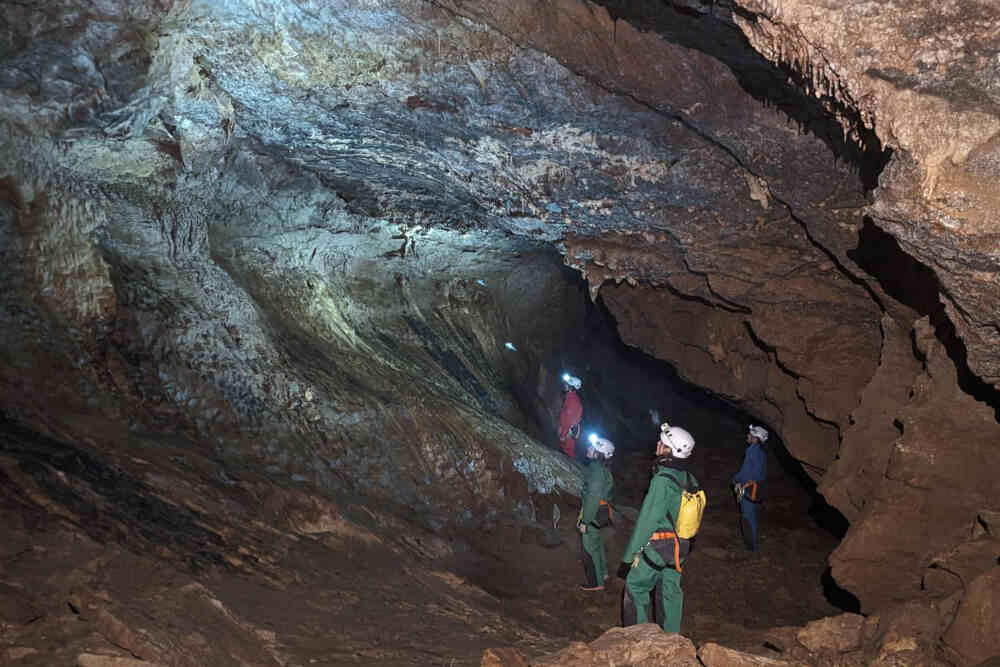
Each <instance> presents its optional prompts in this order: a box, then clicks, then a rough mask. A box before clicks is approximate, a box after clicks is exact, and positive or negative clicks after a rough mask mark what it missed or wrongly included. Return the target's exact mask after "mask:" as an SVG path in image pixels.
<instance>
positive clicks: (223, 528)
mask: <svg viewBox="0 0 1000 667" xmlns="http://www.w3.org/2000/svg"><path fill="white" fill-rule="evenodd" d="M112 435H114V434H110V433H107V434H105V436H106V437H107V441H108V442H112V441H114V442H117V443H118V447H116V448H115V449H114V451H112V452H110V453H108V452H106V453H105V455H103V456H102V457H97V456H95V455H94V452H93V449H92V447H91V446H89V445H88V444H86V443H84V442H79V441H76V442H74V441H65V440H60V439H58V438H45V437H42V436H38V435H37V434H31V433H28V432H25V431H21V430H18V429H16V428H15V427H11V426H10V425H6V428H5V431H4V437H3V447H2V449H0V471H2V476H3V485H2V489H3V491H2V493H0V511H2V514H0V526H2V532H3V539H2V540H0V623H2V635H0V656H3V658H4V660H5V664H11V665H25V666H27V665H74V664H75V665H83V666H95V665H96V666H100V665H106V666H111V665H116V666H121V665H141V664H143V663H144V662H149V663H154V664H164V665H207V664H211V665H349V664H379V665H463V664H478V663H479V660H480V658H481V656H482V654H483V651H484V650H486V649H487V648H490V647H497V646H511V647H516V648H517V649H518V650H519V651H521V652H522V653H523V654H524V655H526V656H529V657H538V656H541V655H544V654H549V653H552V652H554V651H556V650H558V649H560V648H562V647H563V646H565V645H566V644H567V643H568V642H570V641H573V640H583V641H591V640H593V639H595V638H596V637H598V636H600V635H601V634H602V633H603V632H604V631H605V630H607V629H608V628H610V627H613V626H615V625H617V624H618V623H619V612H620V599H621V588H622V582H621V581H620V580H619V579H617V578H612V580H611V582H610V583H609V586H608V588H607V589H606V590H605V591H603V592H600V593H584V592H581V591H579V590H577V588H576V585H577V584H578V583H579V582H580V580H581V579H582V569H581V566H580V562H579V545H578V542H577V540H576V539H575V536H574V534H573V532H572V531H573V528H572V523H573V522H572V517H573V516H574V515H575V512H576V510H575V509H574V507H573V500H572V499H562V500H560V501H559V502H560V506H561V511H560V513H561V516H562V517H563V518H562V519H561V520H560V521H559V523H558V528H557V531H553V530H552V529H551V522H550V521H548V520H545V521H540V522H539V523H538V524H533V525H532V524H524V523H517V522H515V521H514V520H512V519H511V520H509V521H508V520H505V519H503V518H501V519H499V520H497V521H496V522H494V523H492V524H490V525H484V527H483V530H482V531H480V532H478V533H476V534H472V535H461V536H459V535H454V536H449V537H440V536H436V535H433V534H431V533H429V532H426V531H424V530H422V529H420V528H417V527H415V526H414V525H413V524H411V523H409V522H407V521H406V520H405V519H401V518H399V516H400V514H399V512H398V511H388V510H387V508H385V507H383V506H379V505H378V504H375V503H366V502H365V501H364V500H363V499H361V498H359V497H339V498H335V497H325V498H320V497H318V496H316V495H310V494H307V493H304V492H303V491H300V490H296V489H289V488H282V487H279V486H277V485H274V484H273V483H270V482H269V481H267V480H265V479H263V478H253V477H251V476H246V477H245V478H242V479H238V480H235V479H232V478H227V480H226V481H221V480H220V476H219V475H218V470H217V469H216V468H215V466H214V464H213V462H212V460H211V458H210V457H206V456H203V455H200V454H198V452H197V451H196V450H192V449H190V448H185V446H184V443H181V442H178V441H173V442H172V441H170V440H169V439H166V438H151V437H146V438H139V437H137V436H132V437H131V439H117V440H116V439H115V438H114V437H112ZM117 436H118V437H119V438H124V436H121V434H117ZM125 444H127V445H128V447H127V448H125V447H122V445H125ZM706 452H707V450H706ZM718 456H719V457H720V458H719V459H715V458H713V457H712V456H710V455H708V453H706V456H705V457H704V458H703V459H700V460H699V463H698V466H699V467H700V468H701V470H700V471H699V472H698V474H699V477H700V478H701V479H702V481H703V484H704V485H705V486H706V488H707V490H708V493H709V497H710V499H711V500H710V504H709V508H708V510H707V513H706V517H705V524H704V528H703V532H702V534H701V536H700V539H699V541H698V546H697V551H696V553H695V554H694V555H693V556H692V558H691V560H690V562H689V565H688V567H687V570H686V574H685V591H686V603H685V605H686V606H685V621H684V634H685V635H687V636H688V637H690V638H691V639H692V640H694V642H695V643H696V644H698V645H701V644H702V643H704V642H708V641H713V642H717V643H720V644H723V645H726V646H731V647H734V648H740V649H751V648H754V647H756V648H760V647H761V646H762V645H763V642H764V637H765V632H764V631H765V630H766V629H767V628H771V627H773V626H779V625H801V624H804V623H805V622H806V621H808V620H811V619H814V618H819V617H822V616H827V615H831V614H835V613H838V610H837V609H836V608H835V607H833V606H832V605H831V604H830V603H829V602H828V601H827V600H826V599H825V598H824V596H823V590H822V585H821V578H822V575H823V572H824V569H825V556H826V554H828V553H829V551H830V550H831V549H832V548H833V546H834V545H835V543H836V541H835V539H834V538H833V537H832V536H829V535H827V534H825V533H823V532H821V531H819V530H818V529H817V527H816V526H815V525H814V524H813V523H812V521H811V519H810V518H809V516H808V514H807V510H808V509H809V502H810V500H809V497H808V495H807V494H806V493H805V492H804V491H803V490H802V489H801V487H799V486H798V484H797V483H796V482H795V481H794V480H793V479H791V478H790V477H788V476H786V475H784V474H783V473H781V471H780V468H776V467H775V468H774V469H775V470H776V473H775V479H774V480H773V481H772V483H771V484H770V485H769V495H768V498H767V505H766V508H767V509H766V511H765V514H764V519H763V528H762V533H763V537H762V553H761V556H760V558H758V559H754V560H745V559H743V558H742V554H741V551H740V549H739V548H738V546H739V538H738V535H737V533H736V523H735V513H734V509H733V506H732V505H731V503H730V499H729V496H728V495H727V490H726V487H725V484H726V481H727V479H728V475H729V474H731V468H732V467H733V466H735V465H737V464H738V461H737V462H733V461H731V460H722V459H721V457H722V456H723V454H722V453H720V454H719V455H718ZM727 456H728V455H727ZM644 468H645V465H644V462H643V457H641V456H638V455H636V456H634V457H632V459H630V460H625V459H623V461H622V462H621V465H620V470H619V471H618V472H617V473H616V474H617V475H619V476H623V477H624V476H625V474H626V473H625V471H626V470H637V471H640V472H637V473H636V474H638V475H640V476H641V475H642V474H643V473H642V472H641V470H643V469H644ZM710 470H717V471H725V474H722V473H721V472H720V473H719V474H714V473H710V472H709V471H710ZM623 482H624V480H623ZM623 487H624V488H629V485H628V484H623ZM639 500H641V499H638V498H635V499H631V498H623V499H622V504H623V505H626V504H627V503H633V504H634V505H636V506H637V505H638V502H639ZM628 514H629V512H628V510H627V509H625V510H623V512H622V513H620V517H621V518H620V520H619V525H618V527H617V528H616V529H613V530H608V531H606V533H607V538H608V539H607V543H608V553H609V560H610V561H611V562H615V561H617V560H618V558H619V557H620V553H621V550H622V546H623V543H624V541H625V540H626V539H627V538H628V535H627V533H628V530H629V527H630V522H629V521H628V520H627V518H625V516H627V515H628ZM556 533H557V534H558V535H557V534H556ZM557 542H558V544H555V543H557ZM128 660H131V661H132V662H128ZM140 661H142V662H140Z"/></svg>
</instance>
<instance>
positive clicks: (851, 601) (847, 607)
mask: <svg viewBox="0 0 1000 667" xmlns="http://www.w3.org/2000/svg"><path fill="white" fill-rule="evenodd" d="M821 583H822V584H823V594H824V595H825V596H826V599H827V600H829V601H830V604H832V605H833V606H834V607H837V608H839V609H843V610H844V611H845V612H847V613H850V614H860V613H861V603H860V602H859V601H858V598H856V597H854V594H853V593H851V592H850V591H846V590H844V589H843V588H841V587H840V586H838V585H837V582H836V581H834V579H833V575H832V574H831V573H830V568H826V572H824V573H823V578H822V580H821Z"/></svg>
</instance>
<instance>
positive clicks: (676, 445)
mask: <svg viewBox="0 0 1000 667" xmlns="http://www.w3.org/2000/svg"><path fill="white" fill-rule="evenodd" d="M660 442H662V443H663V445H664V446H665V447H667V448H668V449H670V451H671V452H673V455H674V458H676V459H686V458H687V457H689V456H691V452H692V451H693V450H694V436H693V435H691V434H690V433H688V432H687V431H685V430H684V429H682V428H681V427H680V426H671V425H670V424H668V423H666V422H663V423H662V424H660Z"/></svg>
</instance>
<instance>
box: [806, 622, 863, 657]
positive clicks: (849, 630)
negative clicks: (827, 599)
mask: <svg viewBox="0 0 1000 667" xmlns="http://www.w3.org/2000/svg"><path fill="white" fill-rule="evenodd" d="M864 622H865V617H864V616H861V615H860V614H841V615H840V616H830V617H828V618H821V619H819V620H816V621H812V622H811V623H809V624H808V625H806V627H804V628H802V630H800V631H799V633H798V640H799V643H801V644H802V645H803V646H805V647H806V648H808V649H809V650H810V651H813V652H814V653H822V652H824V651H836V652H838V653H846V652H847V651H853V650H854V649H856V648H858V647H859V646H861V629H862V626H863V625H864Z"/></svg>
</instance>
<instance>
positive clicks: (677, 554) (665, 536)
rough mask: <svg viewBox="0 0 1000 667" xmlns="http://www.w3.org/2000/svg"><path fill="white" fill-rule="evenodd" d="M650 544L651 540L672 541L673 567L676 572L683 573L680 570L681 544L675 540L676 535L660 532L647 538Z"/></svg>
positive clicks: (669, 532)
mask: <svg viewBox="0 0 1000 667" xmlns="http://www.w3.org/2000/svg"><path fill="white" fill-rule="evenodd" d="M649 540H650V542H652V541H653V540H673V541H674V567H675V568H676V569H677V572H678V573H680V572H683V570H682V569H681V542H680V540H678V539H677V533H674V532H671V531H669V530H661V531H658V532H656V533H653V535H652V536H651V537H650V538H649Z"/></svg>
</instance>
